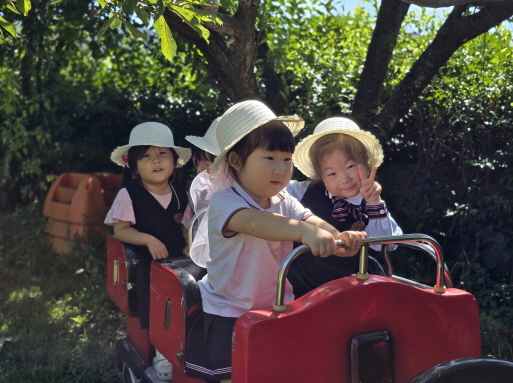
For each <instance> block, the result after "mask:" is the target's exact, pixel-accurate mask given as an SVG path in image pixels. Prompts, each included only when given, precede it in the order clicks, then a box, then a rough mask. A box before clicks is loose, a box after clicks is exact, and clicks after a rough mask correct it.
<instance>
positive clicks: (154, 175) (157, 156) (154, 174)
mask: <svg viewBox="0 0 513 383" xmlns="http://www.w3.org/2000/svg"><path fill="white" fill-rule="evenodd" d="M174 170H175V162H174V159H173V153H171V150H169V148H161V147H159V146H152V147H151V148H149V149H148V150H147V151H146V153H144V155H143V157H142V158H140V159H138V160H137V172H138V173H139V175H140V176H141V180H142V181H143V183H144V184H145V185H146V184H148V185H162V184H164V183H166V184H167V182H168V179H169V177H171V174H173V171H174Z"/></svg>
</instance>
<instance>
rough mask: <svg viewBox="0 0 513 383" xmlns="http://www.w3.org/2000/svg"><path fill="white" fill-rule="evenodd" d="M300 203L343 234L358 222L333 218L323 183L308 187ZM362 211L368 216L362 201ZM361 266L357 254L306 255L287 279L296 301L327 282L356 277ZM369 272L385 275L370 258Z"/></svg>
mask: <svg viewBox="0 0 513 383" xmlns="http://www.w3.org/2000/svg"><path fill="white" fill-rule="evenodd" d="M300 202H301V204H302V205H303V206H304V207H306V208H308V209H310V210H311V211H312V213H313V214H315V215H316V216H317V217H319V218H321V219H322V220H324V221H326V222H328V223H329V224H330V225H332V226H334V227H335V228H336V229H337V230H338V231H340V232H342V231H347V230H351V227H352V226H353V224H355V223H356V222H357V220H356V218H354V217H352V216H348V217H347V218H346V220H345V221H339V220H338V219H336V218H333V216H332V213H333V202H332V201H331V198H330V197H329V196H328V195H327V194H326V187H325V186H324V185H323V184H322V183H319V184H316V185H311V186H309V187H308V189H307V190H306V193H305V194H304V196H303V198H302V199H301V201H300ZM361 207H362V211H363V213H364V214H366V213H367V208H366V204H365V200H363V201H362V205H361ZM363 222H364V224H365V227H366V226H367V225H368V223H369V220H368V219H366V220H364V221H363ZM353 230H354V229H353ZM296 245H299V244H296ZM358 266H359V255H358V254H357V255H355V256H352V257H337V256H336V255H332V256H329V257H326V258H321V257H316V256H314V255H313V254H312V253H311V252H306V253H304V254H301V255H300V256H299V257H298V258H297V259H296V260H295V261H294V262H293V263H292V265H291V266H290V269H289V273H288V274H287V279H288V280H289V282H290V284H291V285H292V288H293V290H294V296H295V298H296V299H297V298H299V297H301V296H303V295H304V294H306V293H308V292H309V291H312V290H313V289H315V288H317V287H319V286H321V285H323V284H325V283H327V282H330V281H333V280H335V279H338V278H343V277H347V276H349V275H351V274H355V273H356V272H357V271H358ZM369 271H370V272H371V274H380V275H383V270H382V269H381V266H380V265H379V263H378V262H377V261H376V260H375V259H374V258H372V257H369Z"/></svg>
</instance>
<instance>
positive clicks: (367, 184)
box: [358, 165, 381, 203]
mask: <svg viewBox="0 0 513 383" xmlns="http://www.w3.org/2000/svg"><path fill="white" fill-rule="evenodd" d="M377 170H378V169H376V168H372V171H371V174H370V175H369V178H367V177H366V176H365V174H364V173H363V167H362V165H358V174H359V175H360V182H361V186H360V194H361V195H362V197H363V199H364V200H365V201H367V203H380V202H381V185H380V184H378V183H377V182H375V181H374V178H375V177H376V172H377Z"/></svg>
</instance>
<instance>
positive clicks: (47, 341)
mask: <svg viewBox="0 0 513 383" xmlns="http://www.w3.org/2000/svg"><path fill="white" fill-rule="evenodd" d="M41 210H42V209H41V206H39V205H31V206H29V207H26V208H23V209H20V210H18V211H17V212H16V213H14V214H10V215H6V216H1V217H0V307H1V310H0V383H14V382H16V383H23V382H52V383H53V382H55V383H57V382H66V383H73V382H80V383H88V382H119V381H120V376H119V373H118V371H117V368H116V364H115V362H116V352H115V342H116V340H117V339H120V338H122V337H124V316H123V315H122V313H121V312H120V310H119V309H118V308H117V307H116V306H115V305H114V304H113V303H112V302H111V300H110V299H109V298H108V296H107V294H106V289H105V241H104V239H92V240H90V241H89V242H88V243H87V244H86V246H85V248H84V249H82V250H80V251H79V252H78V255H77V256H67V257H66V256H60V255H56V254H55V253H53V252H52V250H51V249H50V248H49V246H48V245H46V241H45V233H44V217H42V214H41Z"/></svg>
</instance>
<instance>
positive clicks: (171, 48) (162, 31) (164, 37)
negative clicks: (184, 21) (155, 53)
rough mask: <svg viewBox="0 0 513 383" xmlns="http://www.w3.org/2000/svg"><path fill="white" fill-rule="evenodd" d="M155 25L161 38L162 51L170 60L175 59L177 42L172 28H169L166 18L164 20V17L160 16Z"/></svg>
mask: <svg viewBox="0 0 513 383" xmlns="http://www.w3.org/2000/svg"><path fill="white" fill-rule="evenodd" d="M154 26H155V30H156V31H157V33H158V35H159V38H160V46H161V50H162V53H163V54H164V56H165V57H166V58H167V59H168V60H169V61H173V57H174V56H175V54H176V42H175V40H174V39H173V35H172V34H171V30H170V29H169V26H168V25H167V23H166V20H164V17H163V16H160V17H159V18H158V19H157V20H156V21H155V24H154Z"/></svg>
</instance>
